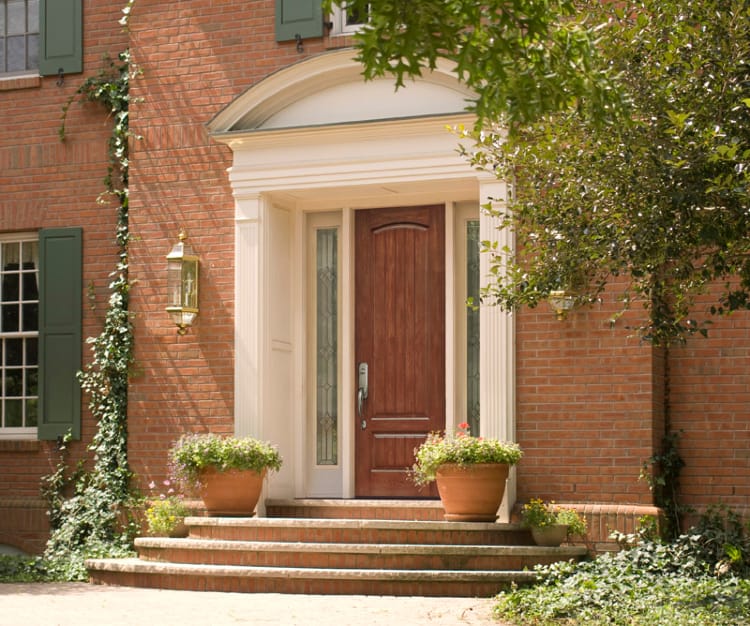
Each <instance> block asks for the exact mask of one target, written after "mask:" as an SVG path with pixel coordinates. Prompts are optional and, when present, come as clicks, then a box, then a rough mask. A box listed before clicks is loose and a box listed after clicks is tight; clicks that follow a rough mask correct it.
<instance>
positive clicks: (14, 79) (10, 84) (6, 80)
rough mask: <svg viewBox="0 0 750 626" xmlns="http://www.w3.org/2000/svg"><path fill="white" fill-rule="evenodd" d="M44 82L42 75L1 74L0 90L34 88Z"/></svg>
mask: <svg viewBox="0 0 750 626" xmlns="http://www.w3.org/2000/svg"><path fill="white" fill-rule="evenodd" d="M41 84H42V77H41V76H38V75H33V76H31V75H30V76H5V77H3V76H0V91H12V90H14V89H33V88H34V87H39V86H40V85H41Z"/></svg>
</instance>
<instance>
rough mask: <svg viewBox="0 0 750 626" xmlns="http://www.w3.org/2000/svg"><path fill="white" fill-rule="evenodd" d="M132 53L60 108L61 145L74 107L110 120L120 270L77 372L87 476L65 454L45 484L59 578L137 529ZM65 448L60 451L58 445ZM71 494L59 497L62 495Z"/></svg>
mask: <svg viewBox="0 0 750 626" xmlns="http://www.w3.org/2000/svg"><path fill="white" fill-rule="evenodd" d="M133 4H134V0H129V1H128V3H127V5H126V7H125V8H124V9H123V18H122V19H121V20H120V24H121V25H122V26H124V27H126V26H127V21H128V17H129V15H130V11H131V9H132V6H133ZM136 71H137V70H136V68H135V66H134V65H133V64H132V63H131V59H130V52H129V50H125V51H124V52H122V53H121V54H120V55H118V59H117V60H116V61H115V60H110V61H109V63H108V66H107V67H106V68H105V69H103V70H102V71H101V72H99V73H98V74H97V75H96V76H92V77H90V78H88V79H87V80H86V81H84V83H83V84H82V85H81V86H80V87H79V88H78V89H77V90H76V92H75V94H74V95H73V96H72V97H71V98H70V100H69V101H68V102H67V103H66V104H65V106H64V107H63V113H62V124H61V126H60V138H61V140H65V121H66V118H67V115H68V111H69V108H70V105H71V104H72V103H73V102H74V101H76V100H78V101H83V102H86V101H88V102H95V103H98V104H100V105H102V106H103V107H104V108H105V109H106V110H107V111H108V113H109V115H110V116H111V119H112V132H111V135H110V138H109V146H108V157H109V162H108V166H107V174H106V177H105V180H104V183H105V190H104V192H102V194H101V195H100V196H99V198H98V202H99V203H100V204H102V205H107V206H110V205H111V204H114V205H115V209H116V212H117V225H116V243H117V263H116V266H115V269H114V270H113V271H112V273H111V274H110V283H109V293H110V295H109V302H108V306H107V310H106V314H105V318H104V327H103V329H102V331H101V333H100V334H99V335H98V336H97V337H91V338H89V339H88V343H89V344H91V351H92V355H93V356H92V360H91V362H90V363H89V364H88V365H87V366H86V367H85V368H84V369H83V371H81V372H79V375H78V377H79V381H80V383H81V387H82V389H83V390H84V391H86V392H87V393H88V395H89V403H88V406H89V409H90V410H91V413H92V415H93V416H94V418H95V419H96V422H97V431H96V433H95V434H94V436H93V439H92V441H91V443H90V444H89V446H88V450H89V451H90V452H91V453H92V454H93V458H94V465H93V467H92V468H91V469H90V470H86V471H82V470H81V468H79V469H78V470H77V471H76V472H75V473H73V474H72V475H71V476H70V477H69V479H68V480H66V479H65V478H64V473H65V469H64V465H65V455H64V453H63V450H61V457H60V464H59V465H58V468H57V470H56V472H55V473H53V474H52V476H49V477H46V478H45V479H44V481H43V482H44V484H45V485H46V489H44V492H45V495H46V497H47V499H48V501H49V502H50V503H51V505H52V506H51V508H52V510H51V516H50V519H51V522H52V533H51V536H50V539H49V541H48V543H47V549H46V551H45V558H46V559H47V560H48V561H49V565H50V568H51V569H52V571H53V573H54V574H55V575H56V577H59V578H63V579H69V580H70V579H73V580H75V579H85V578H86V569H85V566H84V560H85V559H86V558H88V557H92V556H103V555H112V556H114V555H124V554H126V553H129V551H130V549H131V543H132V537H133V534H134V532H135V525H134V524H133V523H132V522H131V523H130V524H128V523H125V524H124V523H123V512H124V511H126V510H127V509H128V504H129V503H130V501H131V499H132V493H131V478H132V473H131V470H130V466H129V464H128V456H127V443H128V437H127V402H128V376H129V373H130V369H131V365H132V364H133V325H132V320H131V317H130V313H129V312H128V301H129V294H130V281H129V279H128V244H129V241H130V233H129V228H128V143H129V139H130V136H131V133H130V130H129V124H128V121H129V120H128V104H129V102H130V94H129V86H130V81H131V79H132V78H133V77H134V76H135V75H136ZM61 448H62V446H61ZM70 486H72V491H73V494H72V496H70V497H62V494H61V491H67V490H69V487H70Z"/></svg>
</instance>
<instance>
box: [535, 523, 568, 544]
mask: <svg viewBox="0 0 750 626" xmlns="http://www.w3.org/2000/svg"><path fill="white" fill-rule="evenodd" d="M531 536H532V537H533V538H534V542H535V543H536V545H538V546H547V547H552V546H554V547H557V546H559V545H560V544H561V543H562V542H563V541H565V539H566V538H567V536H568V527H567V526H566V525H565V524H552V525H551V526H544V527H543V528H532V529H531Z"/></svg>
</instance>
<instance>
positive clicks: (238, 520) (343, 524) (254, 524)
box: [185, 517, 523, 533]
mask: <svg viewBox="0 0 750 626" xmlns="http://www.w3.org/2000/svg"><path fill="white" fill-rule="evenodd" d="M185 524H186V525H187V526H189V527H193V526H224V527H228V528H232V527H234V528H237V527H240V528H242V527H247V528H268V527H271V528H317V527H325V528H332V529H341V528H367V529H385V530H420V531H434V530H450V531H469V532H471V531H487V530H493V531H497V532H498V533H501V532H506V531H520V530H523V529H522V527H521V525H520V524H513V523H511V524H499V523H496V522H492V523H484V522H443V521H429V520H427V521H425V520H415V521H411V520H378V519H375V520H373V519H327V518H313V517H306V518H301V517H300V518H291V517H186V518H185Z"/></svg>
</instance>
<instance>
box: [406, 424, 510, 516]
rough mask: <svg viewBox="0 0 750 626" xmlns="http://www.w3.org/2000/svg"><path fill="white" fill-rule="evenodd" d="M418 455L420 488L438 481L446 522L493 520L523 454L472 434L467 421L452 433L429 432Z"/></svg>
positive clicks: (414, 472) (415, 476) (416, 466)
mask: <svg viewBox="0 0 750 626" xmlns="http://www.w3.org/2000/svg"><path fill="white" fill-rule="evenodd" d="M414 454H415V458H416V462H415V463H414V466H413V467H412V472H411V476H412V478H413V480H414V482H415V483H416V484H418V485H424V484H426V483H429V482H432V481H433V480H434V481H436V482H437V488H438V493H439V494H440V500H441V502H442V503H443V508H444V509H445V519H446V520H451V521H479V522H494V521H495V519H497V509H498V508H499V506H500V503H501V502H502V500H503V495H504V493H505V481H506V480H507V478H508V472H509V470H510V467H511V466H512V465H515V464H516V463H518V461H519V460H520V459H521V456H522V454H523V453H522V452H521V448H520V447H519V446H518V444H516V443H512V442H507V441H499V440H497V439H485V438H483V437H474V436H472V435H471V434H470V432H469V425H468V424H467V423H466V422H463V423H461V424H459V425H458V430H457V431H456V432H455V433H454V434H453V435H448V434H447V433H446V434H440V433H430V434H429V435H428V436H427V439H426V440H425V441H424V443H422V445H420V446H419V447H418V448H417V449H416V450H415V451H414Z"/></svg>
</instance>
